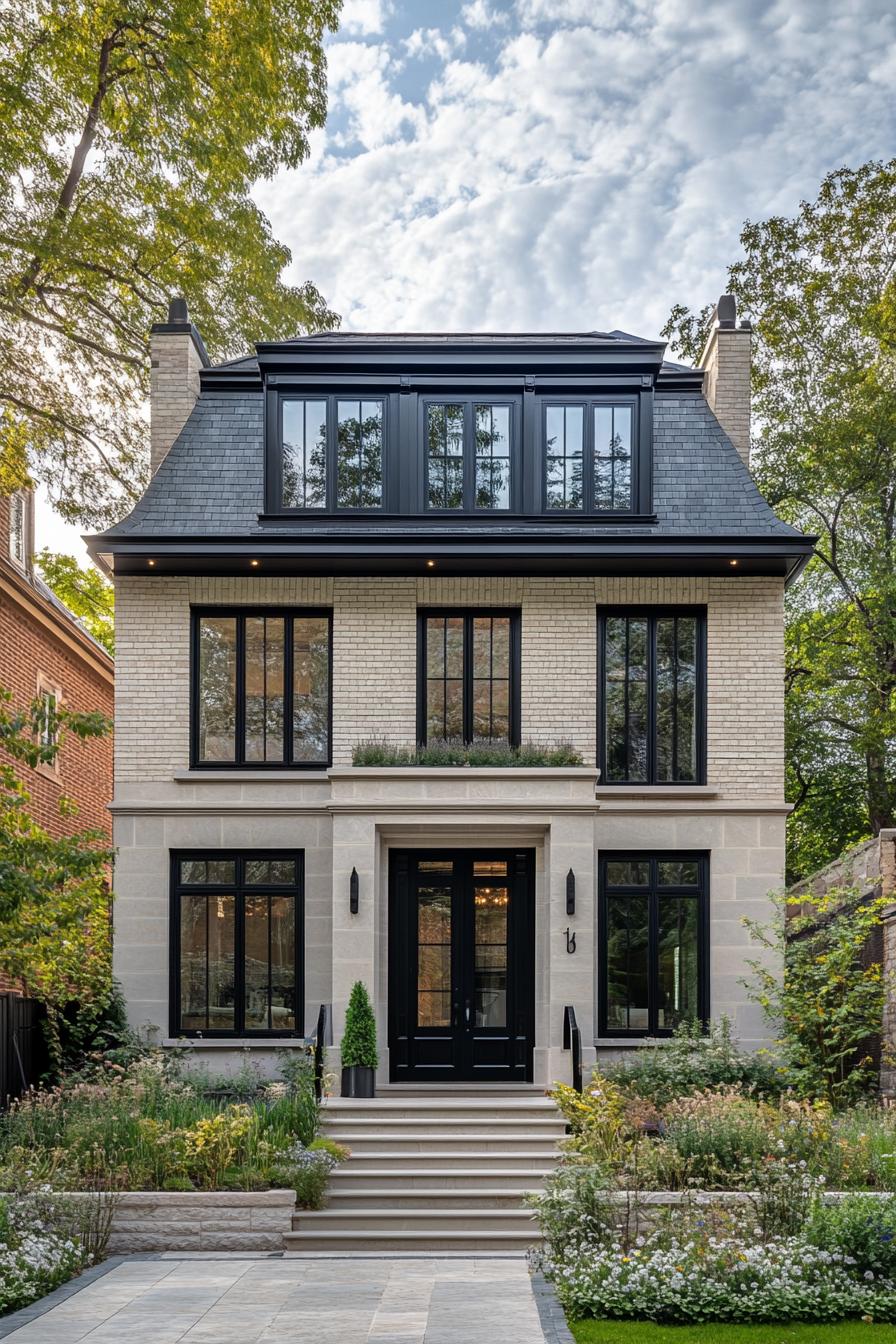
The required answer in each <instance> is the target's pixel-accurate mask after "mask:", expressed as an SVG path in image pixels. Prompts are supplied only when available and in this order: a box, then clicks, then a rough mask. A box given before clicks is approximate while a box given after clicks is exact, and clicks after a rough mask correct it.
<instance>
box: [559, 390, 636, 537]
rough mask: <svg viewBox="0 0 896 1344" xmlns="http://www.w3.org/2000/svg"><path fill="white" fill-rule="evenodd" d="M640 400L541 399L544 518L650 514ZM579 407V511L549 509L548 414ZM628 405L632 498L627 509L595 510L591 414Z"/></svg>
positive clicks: (631, 396)
mask: <svg viewBox="0 0 896 1344" xmlns="http://www.w3.org/2000/svg"><path fill="white" fill-rule="evenodd" d="M641 400H642V398H641V397H640V396H638V395H637V394H627V393H620V394H617V395H615V396H613V395H610V394H607V395H604V396H590V397H575V396H571V397H566V396H557V397H554V396H547V395H546V396H542V398H541V420H540V449H541V490H542V497H541V508H542V513H543V514H544V515H545V517H546V518H554V517H560V518H564V517H566V518H604V519H606V518H631V517H632V515H641V514H645V513H649V511H650V494H651V490H650V482H649V480H645V479H644V478H645V476H649V473H650V470H651V453H650V433H651V429H650V426H649V425H648V424H646V420H647V417H646V416H642V414H641ZM570 406H576V407H581V408H582V409H583V411H584V417H583V419H584V425H583V428H584V435H583V445H582V507H581V508H580V509H570V508H563V509H559V508H551V507H550V505H549V504H548V411H549V410H550V409H551V408H553V407H563V408H566V407H570ZM615 406H629V407H631V412H632V457H631V496H630V501H629V506H628V508H625V509H596V508H595V507H594V412H595V410H596V409H597V408H598V407H611V408H612V407H615Z"/></svg>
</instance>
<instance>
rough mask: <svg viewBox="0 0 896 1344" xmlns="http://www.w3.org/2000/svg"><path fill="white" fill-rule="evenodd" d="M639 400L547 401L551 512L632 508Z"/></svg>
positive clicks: (546, 448) (546, 455)
mask: <svg viewBox="0 0 896 1344" xmlns="http://www.w3.org/2000/svg"><path fill="white" fill-rule="evenodd" d="M635 424H636V402H635V401H634V400H628V401H622V400H619V401H616V400H613V401H603V400H602V401H584V402H583V401H576V402H565V401H564V402H551V401H548V402H546V403H545V409H544V461H545V505H546V508H547V509H548V510H549V511H556V510H564V511H569V512H580V513H582V512H584V513H631V512H632V508H633V503H632V501H633V498H635V489H634V487H635V476H636V472H637V457H636V453H635V443H636V432H635Z"/></svg>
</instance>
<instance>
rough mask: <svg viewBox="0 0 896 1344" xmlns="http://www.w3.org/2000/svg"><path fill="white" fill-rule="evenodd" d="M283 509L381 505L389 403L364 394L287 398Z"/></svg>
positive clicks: (283, 420) (283, 429)
mask: <svg viewBox="0 0 896 1344" xmlns="http://www.w3.org/2000/svg"><path fill="white" fill-rule="evenodd" d="M280 405H281V411H280V449H281V453H280V473H281V503H282V507H283V508H284V509H297V510H302V511H303V512H304V511H308V510H312V509H319V510H325V509H326V510H334V509H379V508H381V507H382V502H383V438H384V426H385V406H384V403H383V402H382V401H381V400H378V399H376V398H364V397H336V396H333V397H307V398H305V397H301V398H300V397H284V398H283V399H282V401H281V403H280Z"/></svg>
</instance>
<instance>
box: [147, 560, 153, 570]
mask: <svg viewBox="0 0 896 1344" xmlns="http://www.w3.org/2000/svg"><path fill="white" fill-rule="evenodd" d="M146 563H147V564H148V565H149V567H150V569H152V567H153V565H154V564H155V560H147V562H146Z"/></svg>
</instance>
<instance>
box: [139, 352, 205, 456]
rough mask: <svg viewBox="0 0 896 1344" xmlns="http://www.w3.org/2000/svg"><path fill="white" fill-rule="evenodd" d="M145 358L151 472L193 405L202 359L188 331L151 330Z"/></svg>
mask: <svg viewBox="0 0 896 1344" xmlns="http://www.w3.org/2000/svg"><path fill="white" fill-rule="evenodd" d="M149 358H150V406H151V415H150V421H151V425H150V466H151V469H152V471H153V472H155V471H156V470H157V469H158V467H159V464H160V463H161V462H162V460H163V459H164V457H165V455H166V453H167V452H168V449H169V448H170V447H171V445H172V443H173V442H174V440H175V439H176V438H177V436H178V434H179V433H180V432H181V430H182V429H183V427H184V425H185V424H186V423H187V420H188V419H189V415H190V412H191V411H192V409H193V407H194V406H195V404H196V398H197V397H198V396H199V370H200V369H201V368H202V359H201V357H200V354H199V351H198V350H197V348H196V345H195V343H194V341H193V337H192V336H191V335H190V332H189V330H184V331H181V332H171V331H155V330H154V331H153V332H152V335H151V336H150V344H149Z"/></svg>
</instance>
